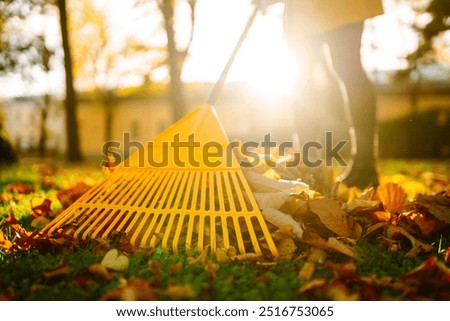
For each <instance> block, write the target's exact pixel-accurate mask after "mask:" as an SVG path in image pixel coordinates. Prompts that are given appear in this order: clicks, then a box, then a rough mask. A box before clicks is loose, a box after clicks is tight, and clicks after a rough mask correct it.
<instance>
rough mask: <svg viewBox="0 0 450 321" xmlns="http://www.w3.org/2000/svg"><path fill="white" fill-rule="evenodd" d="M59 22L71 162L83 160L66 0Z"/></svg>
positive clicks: (61, 8)
mask: <svg viewBox="0 0 450 321" xmlns="http://www.w3.org/2000/svg"><path fill="white" fill-rule="evenodd" d="M58 8H59V17H60V19H59V22H60V26H61V37H62V46H63V50H64V68H65V73H66V99H65V109H66V130H67V158H68V160H69V161H71V162H76V161H81V160H82V155H81V151H80V143H79V137H78V124H77V115H76V107H77V97H76V93H75V90H74V87H73V71H72V56H71V53H70V46H69V34H68V30H67V12H66V0H58Z"/></svg>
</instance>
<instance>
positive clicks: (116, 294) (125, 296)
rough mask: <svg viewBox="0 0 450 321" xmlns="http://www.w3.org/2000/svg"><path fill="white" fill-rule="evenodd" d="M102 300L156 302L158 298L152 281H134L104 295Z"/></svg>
mask: <svg viewBox="0 0 450 321" xmlns="http://www.w3.org/2000/svg"><path fill="white" fill-rule="evenodd" d="M101 300H122V301H155V300H158V298H157V296H156V294H155V290H154V289H153V287H152V285H151V283H150V281H147V280H143V279H132V280H129V281H128V282H127V283H126V284H124V285H123V286H120V287H118V288H117V289H114V290H112V291H110V292H108V293H106V294H105V295H103V296H102V297H101Z"/></svg>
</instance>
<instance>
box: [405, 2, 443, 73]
mask: <svg viewBox="0 0 450 321" xmlns="http://www.w3.org/2000/svg"><path fill="white" fill-rule="evenodd" d="M414 9H415V11H416V12H417V14H418V16H417V22H416V23H415V24H414V28H415V29H416V30H417V32H418V34H419V44H418V46H417V49H416V50H415V51H414V52H413V53H411V54H410V55H409V56H408V60H409V62H410V65H411V67H412V68H413V69H414V68H416V67H417V65H418V64H420V63H436V62H442V60H447V62H450V54H449V51H450V41H449V38H450V37H449V33H450V1H448V0H431V1H426V2H425V3H424V2H423V1H419V2H418V4H417V3H416V5H415V6H414ZM423 18H425V19H426V20H428V22H426V23H425V24H423V23H422V24H420V23H419V21H423V20H422V19H423ZM445 52H446V54H445Z"/></svg>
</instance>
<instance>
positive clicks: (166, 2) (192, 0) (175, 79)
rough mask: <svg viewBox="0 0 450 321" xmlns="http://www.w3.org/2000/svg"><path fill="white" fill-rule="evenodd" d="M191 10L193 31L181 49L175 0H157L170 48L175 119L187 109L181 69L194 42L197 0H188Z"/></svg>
mask: <svg viewBox="0 0 450 321" xmlns="http://www.w3.org/2000/svg"><path fill="white" fill-rule="evenodd" d="M187 1H188V4H189V7H190V12H191V19H190V20H191V33H190V37H189V42H188V43H187V45H186V46H185V48H184V49H182V50H180V49H179V48H178V46H177V41H176V38H175V28H174V21H175V17H174V9H175V4H176V1H175V0H157V2H158V7H159V9H160V11H161V13H162V16H163V20H164V29H165V31H166V36H167V49H168V65H169V74H170V90H171V92H170V100H171V103H172V108H173V116H174V119H175V120H178V119H180V118H181V117H183V116H184V113H185V111H186V101H185V95H184V88H183V82H182V81H181V71H182V69H183V65H184V62H185V60H186V56H187V54H188V52H189V47H190V45H191V43H192V39H193V35H194V26H195V6H196V4H197V1H196V0H187Z"/></svg>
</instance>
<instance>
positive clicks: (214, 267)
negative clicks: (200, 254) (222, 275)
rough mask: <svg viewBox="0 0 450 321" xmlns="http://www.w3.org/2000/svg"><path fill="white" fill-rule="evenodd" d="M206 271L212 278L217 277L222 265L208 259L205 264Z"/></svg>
mask: <svg viewBox="0 0 450 321" xmlns="http://www.w3.org/2000/svg"><path fill="white" fill-rule="evenodd" d="M204 268H205V271H206V272H207V273H208V275H209V277H210V278H211V279H215V278H216V275H217V271H219V269H220V265H219V264H217V263H214V262H212V261H211V260H207V261H206V264H205V266H204Z"/></svg>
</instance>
